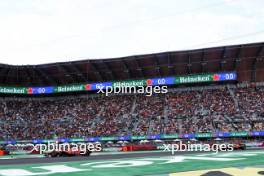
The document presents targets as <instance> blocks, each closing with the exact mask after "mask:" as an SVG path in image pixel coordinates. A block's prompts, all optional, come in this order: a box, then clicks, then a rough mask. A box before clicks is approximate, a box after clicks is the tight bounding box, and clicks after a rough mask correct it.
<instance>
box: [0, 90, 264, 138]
mask: <svg viewBox="0 0 264 176" xmlns="http://www.w3.org/2000/svg"><path fill="white" fill-rule="evenodd" d="M263 119H264V89H263V88H256V87H242V88H241V87H236V86H233V87H232V88H229V87H227V86H219V87H203V88H197V89H188V88H186V89H171V90H170V91H169V93H167V94H158V95H153V96H150V97H148V96H144V95H115V96H109V97H106V96H103V95H101V96H99V95H78V96H71V97H69V96H62V97H50V98H47V97H46V98H30V99H29V98H1V100H0V140H6V139H38V138H41V139H45V138H49V139H50V138H54V137H69V138H73V137H77V138H79V137H90V136H116V135H151V134H175V133H181V134H184V133H197V132H220V131H221V132H228V131H261V130H264V120H263Z"/></svg>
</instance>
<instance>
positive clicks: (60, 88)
mask: <svg viewBox="0 0 264 176" xmlns="http://www.w3.org/2000/svg"><path fill="white" fill-rule="evenodd" d="M85 90H86V89H85V85H84V84H74V85H64V86H57V87H55V88H54V92H55V93H60V92H76V91H85Z"/></svg>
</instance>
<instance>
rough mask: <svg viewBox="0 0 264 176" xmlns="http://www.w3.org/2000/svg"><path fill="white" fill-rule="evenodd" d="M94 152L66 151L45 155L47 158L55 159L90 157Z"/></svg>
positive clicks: (46, 153)
mask: <svg viewBox="0 0 264 176" xmlns="http://www.w3.org/2000/svg"><path fill="white" fill-rule="evenodd" d="M91 153H92V152H91V151H89V150H87V151H86V152H83V151H80V150H77V151H73V150H71V149H70V150H65V151H56V150H54V151H51V152H45V153H44V155H45V156H46V157H49V158H53V157H70V156H90V154H91Z"/></svg>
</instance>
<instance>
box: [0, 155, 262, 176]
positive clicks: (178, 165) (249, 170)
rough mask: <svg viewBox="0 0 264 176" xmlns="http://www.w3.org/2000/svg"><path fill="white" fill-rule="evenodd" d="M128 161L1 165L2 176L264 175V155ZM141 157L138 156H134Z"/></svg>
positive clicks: (0, 172) (101, 160) (150, 157)
mask: <svg viewBox="0 0 264 176" xmlns="http://www.w3.org/2000/svg"><path fill="white" fill-rule="evenodd" d="M154 155H155V154H154V153H153V156H151V155H148V156H145V157H125V158H120V159H107V160H103V159H99V160H89V158H87V159H85V160H81V161H68V162H55V163H42V164H26V163H25V164H23V163H22V164H12V165H0V175H4V176H29V175H51V176H55V175H64V176H79V175H83V176H84V175H85V176H88V175H92V176H108V175H109V176H139V175H153V176H158V175H159V176H163V175H172V176H174V175H176V176H177V175H183V176H184V175H186V176H187V175H190V176H196V175H203V176H211V175H212V176H227V175H239V176H255V175H264V151H262V150H257V151H237V152H225V153H218V154H214V153H192V154H186V153H182V154H181V153H180V154H178V155H176V156H172V155H167V156H154ZM135 156H138V155H135ZM2 161H3V160H2Z"/></svg>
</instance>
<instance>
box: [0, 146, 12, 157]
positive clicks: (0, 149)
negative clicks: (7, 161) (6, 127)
mask: <svg viewBox="0 0 264 176" xmlns="http://www.w3.org/2000/svg"><path fill="white" fill-rule="evenodd" d="M9 154H10V152H9V151H8V150H7V149H6V148H5V147H4V146H0V155H9Z"/></svg>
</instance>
